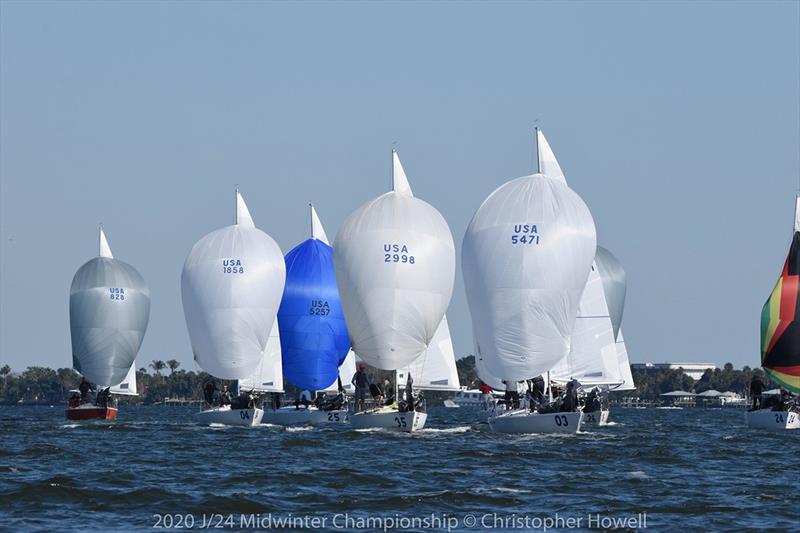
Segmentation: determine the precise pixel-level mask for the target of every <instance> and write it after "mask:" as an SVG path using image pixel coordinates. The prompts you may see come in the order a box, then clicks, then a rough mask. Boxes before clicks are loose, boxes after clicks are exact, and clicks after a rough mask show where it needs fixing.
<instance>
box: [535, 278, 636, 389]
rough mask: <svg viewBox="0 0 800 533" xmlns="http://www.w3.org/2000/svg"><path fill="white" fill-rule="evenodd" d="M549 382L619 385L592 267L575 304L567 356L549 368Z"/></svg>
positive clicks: (602, 300)
mask: <svg viewBox="0 0 800 533" xmlns="http://www.w3.org/2000/svg"><path fill="white" fill-rule="evenodd" d="M550 379H551V380H553V381H557V382H567V381H569V380H571V379H577V380H578V381H579V382H580V383H581V385H584V386H587V387H588V386H594V385H619V384H620V383H621V382H622V379H621V377H620V373H619V362H618V360H617V346H616V342H615V341H614V330H613V328H612V326H611V318H610V317H609V314H608V306H607V305H606V298H605V294H604V291H603V282H602V281H601V279H600V274H599V273H598V271H597V268H596V266H595V265H594V264H592V268H591V271H590V272H589V280H588V281H587V282H586V288H585V289H584V291H583V295H582V296H581V301H580V304H579V305H578V315H577V317H576V319H575V328H574V329H573V331H572V341H571V343H570V351H569V355H567V357H565V358H564V359H562V360H561V361H559V363H558V364H557V365H556V366H555V367H554V368H553V370H552V371H551V372H550Z"/></svg>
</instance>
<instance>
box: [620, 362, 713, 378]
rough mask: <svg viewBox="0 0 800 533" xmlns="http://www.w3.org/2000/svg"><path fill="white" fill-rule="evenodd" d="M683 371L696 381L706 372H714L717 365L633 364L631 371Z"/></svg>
mask: <svg viewBox="0 0 800 533" xmlns="http://www.w3.org/2000/svg"><path fill="white" fill-rule="evenodd" d="M678 368H682V369H683V373H684V374H686V375H687V376H689V377H690V378H692V379H693V380H695V381H697V380H699V379H700V378H702V377H703V374H704V373H705V371H706V370H711V371H714V370H715V369H716V368H717V365H715V364H714V363H633V364H632V365H631V369H633V370H639V371H642V370H644V371H648V370H651V371H652V370H664V369H671V370H676V369H678Z"/></svg>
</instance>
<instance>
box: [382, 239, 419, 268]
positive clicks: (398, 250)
mask: <svg viewBox="0 0 800 533" xmlns="http://www.w3.org/2000/svg"><path fill="white" fill-rule="evenodd" d="M383 262H384V263H407V264H409V265H413V264H414V263H415V262H416V259H415V258H414V256H413V255H411V253H410V252H409V251H408V245H407V244H403V243H385V244H384V245H383Z"/></svg>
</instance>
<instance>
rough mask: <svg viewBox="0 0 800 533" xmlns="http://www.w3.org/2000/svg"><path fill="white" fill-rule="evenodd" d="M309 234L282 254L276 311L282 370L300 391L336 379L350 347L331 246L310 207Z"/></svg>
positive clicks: (315, 387) (325, 384) (316, 388)
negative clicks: (280, 295)
mask: <svg viewBox="0 0 800 533" xmlns="http://www.w3.org/2000/svg"><path fill="white" fill-rule="evenodd" d="M310 210H311V231H312V234H311V238H309V239H307V240H305V241H303V242H302V243H300V244H298V245H297V246H296V247H295V248H293V249H292V250H291V251H290V252H289V253H288V254H286V287H285V289H284V291H283V299H282V300H281V306H280V309H279V310H278V324H279V326H280V331H281V349H282V353H283V373H284V376H285V378H286V380H287V381H289V382H291V383H293V384H294V385H297V386H298V387H300V388H301V389H310V390H321V389H324V388H325V387H327V386H328V385H331V384H332V383H335V382H336V378H337V376H338V374H339V364H340V363H341V362H343V361H344V358H345V356H346V355H347V352H348V350H349V349H350V338H349V336H348V333H347V326H346V325H345V321H344V312H343V311H342V304H341V302H340V301H339V290H338V288H337V287H336V274H335V272H334V269H333V249H332V248H331V247H330V245H328V240H327V237H326V235H325V230H324V229H323V228H322V224H321V223H320V221H319V217H318V216H317V212H316V210H315V209H314V207H313V206H310Z"/></svg>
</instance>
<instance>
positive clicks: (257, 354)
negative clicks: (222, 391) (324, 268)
mask: <svg viewBox="0 0 800 533" xmlns="http://www.w3.org/2000/svg"><path fill="white" fill-rule="evenodd" d="M236 220H237V224H234V225H232V226H227V227H224V228H221V229H218V230H216V231H212V232H211V233H209V234H208V235H206V236H205V237H203V238H202V239H200V240H199V241H197V243H196V244H195V245H194V246H193V247H192V250H191V252H190V253H189V256H188V257H187V258H186V262H185V263H184V265H183V272H182V274H181V296H182V300H183V313H184V315H185V318H186V326H187V328H188V330H189V338H190V339H191V342H192V350H193V351H194V357H195V360H196V361H197V363H198V364H199V365H200V366H201V367H202V368H203V369H204V370H206V371H207V372H208V373H209V374H211V375H213V376H216V377H218V378H224V379H241V378H245V377H248V376H250V375H251V374H253V373H255V372H256V369H257V368H258V366H259V364H260V363H261V360H262V356H263V353H264V350H265V349H266V347H267V340H268V339H269V337H270V327H271V326H272V324H273V323H274V322H275V317H276V315H277V311H278V305H279V304H280V299H281V295H282V294H283V286H284V281H285V278H286V266H285V263H284V261H283V254H282V253H281V249H280V248H279V247H278V245H277V244H276V243H275V241H274V240H272V237H270V236H269V235H267V234H266V233H264V232H263V231H261V230H259V229H257V228H256V227H255V226H254V225H253V219H252V217H251V216H250V211H249V210H248V209H247V205H245V203H244V199H243V198H242V196H241V195H240V194H239V192H238V191H237V192H236Z"/></svg>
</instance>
